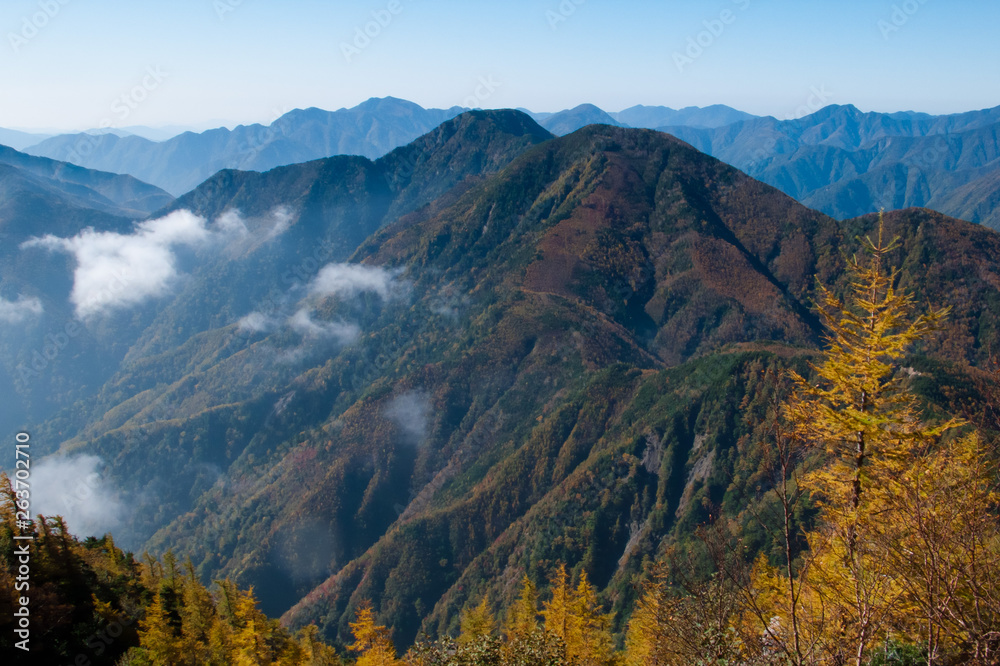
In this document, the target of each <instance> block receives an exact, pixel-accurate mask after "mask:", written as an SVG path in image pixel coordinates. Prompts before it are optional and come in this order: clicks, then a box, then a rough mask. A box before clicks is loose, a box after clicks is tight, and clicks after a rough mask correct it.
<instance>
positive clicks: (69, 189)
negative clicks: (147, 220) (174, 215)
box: [0, 146, 173, 218]
mask: <svg viewBox="0 0 1000 666" xmlns="http://www.w3.org/2000/svg"><path fill="white" fill-rule="evenodd" d="M0 164H7V165H9V166H12V167H16V168H17V169H18V170H20V171H21V172H22V173H24V174H30V175H31V176H34V177H36V178H38V179H42V180H44V181H45V182H46V183H47V184H48V185H50V186H51V187H52V188H53V189H54V191H58V192H59V193H60V195H61V196H63V197H66V198H68V199H70V200H72V201H73V202H74V203H76V204H77V205H79V206H82V207H87V208H94V209H95V210H101V211H103V212H107V213H112V214H115V215H121V214H125V215H129V216H131V217H135V218H140V217H145V216H146V215H148V214H149V213H151V212H153V211H154V210H157V209H158V208H163V207H164V206H166V205H168V204H169V203H170V202H171V201H172V200H173V197H171V196H170V195H169V194H167V193H166V192H164V191H163V190H161V189H160V188H158V187H154V186H153V185H149V184H147V183H144V182H142V181H140V180H138V179H136V178H133V177H132V176H122V175H119V174H115V173H105V172H102V171H93V170H91V169H84V168H83V167H78V166H75V165H73V164H68V163H66V162H58V161H56V160H51V159H46V158H43V157H34V156H32V155H28V154H26V153H22V152H18V151H16V150H13V149H11V148H8V147H7V146H0Z"/></svg>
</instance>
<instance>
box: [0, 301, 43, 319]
mask: <svg viewBox="0 0 1000 666" xmlns="http://www.w3.org/2000/svg"><path fill="white" fill-rule="evenodd" d="M40 314H42V302H41V301H40V300H38V299H37V298H25V297H24V296H18V298H17V300H16V301H8V300H6V299H4V298H0V322H4V323H7V324H19V323H21V322H22V321H24V320H25V319H27V318H28V317H32V316H37V315H40Z"/></svg>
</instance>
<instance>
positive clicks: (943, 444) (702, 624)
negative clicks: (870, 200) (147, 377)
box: [0, 223, 1000, 666]
mask: <svg viewBox="0 0 1000 666" xmlns="http://www.w3.org/2000/svg"><path fill="white" fill-rule="evenodd" d="M863 243H864V245H865V247H864V248H863V251H860V252H859V253H858V256H857V257H855V258H853V259H851V260H850V261H849V262H848V273H847V275H848V279H847V281H846V282H845V283H844V284H843V285H841V286H840V287H838V288H834V287H830V288H825V287H820V288H819V290H818V295H819V297H818V299H817V300H818V302H819V306H818V312H817V314H818V316H819V319H820V321H821V323H822V327H823V331H824V338H823V339H824V343H823V345H822V348H821V350H820V351H818V352H817V353H815V354H814V355H813V356H812V357H811V360H809V361H808V362H805V363H802V362H799V361H800V360H801V359H795V358H794V357H792V356H789V355H786V357H782V355H781V354H779V353H774V352H769V353H767V354H763V355H758V356H757V357H756V360H755V361H754V362H752V363H750V364H749V367H750V369H751V373H750V374H751V375H752V379H753V386H752V388H750V389H748V390H747V391H746V392H745V394H744V396H743V398H742V399H741V402H740V404H739V408H738V409H737V410H735V412H736V413H737V414H738V415H739V418H741V419H742V421H743V423H744V426H745V431H746V432H747V433H750V434H748V435H746V436H744V437H743V438H742V439H741V440H740V441H739V442H738V443H737V446H736V447H735V452H736V453H737V454H738V457H737V458H735V459H734V462H733V465H732V468H731V469H732V472H731V474H732V477H733V478H732V479H731V480H730V491H733V489H734V488H752V489H755V493H754V494H753V496H752V497H748V498H746V501H745V502H744V503H743V507H744V509H743V510H742V511H741V512H738V513H734V512H732V511H728V512H721V513H720V512H719V511H718V510H717V508H715V505H713V502H712V499H711V497H708V496H703V497H702V498H701V500H700V501H701V502H702V503H703V504H704V507H705V512H704V516H705V519H704V520H703V521H702V522H701V523H700V524H697V525H693V526H692V529H691V530H690V536H689V538H686V539H673V540H670V541H669V542H668V541H666V540H665V541H664V542H663V543H662V544H661V547H660V548H658V549H657V551H656V553H655V554H654V556H653V557H647V558H646V559H645V560H644V565H643V567H642V571H641V575H638V576H636V577H635V578H634V579H633V581H632V585H633V586H634V594H635V598H636V602H635V604H634V605H633V607H632V608H630V609H629V612H627V613H623V612H620V611H617V612H616V609H615V607H614V604H609V601H610V600H609V599H607V598H605V597H604V596H603V595H601V594H599V592H598V588H596V587H595V586H594V585H593V584H592V583H591V580H590V578H589V574H588V566H587V563H586V562H585V561H584V562H579V563H577V564H576V565H575V566H572V567H570V568H567V566H566V564H565V563H562V562H556V561H551V562H550V561H546V562H543V563H539V565H538V566H537V567H536V568H535V569H534V570H533V571H530V572H529V571H524V572H522V575H521V580H520V583H519V593H518V595H517V597H516V599H515V600H514V601H513V602H512V603H505V601H504V600H502V599H497V598H491V597H490V596H489V595H484V596H480V597H479V598H473V595H470V598H471V599H472V600H471V601H470V602H468V603H467V604H466V605H465V606H464V608H463V609H462V610H461V611H460V612H459V613H458V614H457V616H456V617H455V618H452V620H453V621H452V622H451V626H454V627H456V629H457V630H456V631H453V632H448V631H445V632H442V635H440V636H437V637H420V638H419V639H418V640H417V641H416V642H415V643H414V644H413V645H412V646H404V647H407V648H408V649H407V650H406V651H405V653H403V654H402V655H398V654H397V648H396V647H395V646H394V644H393V637H394V631H393V629H394V628H393V627H391V626H389V627H386V626H382V625H381V624H379V621H378V613H377V610H378V609H376V608H374V607H373V605H372V604H371V603H361V604H359V606H358V607H357V609H356V610H355V612H354V620H353V621H352V622H351V623H350V624H349V630H350V636H351V638H352V640H351V641H350V642H345V643H344V644H343V645H339V646H336V647H337V649H336V650H335V649H334V648H333V647H330V646H328V645H326V644H324V643H323V642H322V641H321V640H320V638H319V633H320V632H319V630H318V629H317V627H316V626H314V625H307V626H305V627H304V628H302V629H300V630H299V631H298V632H297V633H295V634H293V633H291V632H290V631H289V630H287V629H286V628H284V627H283V626H282V625H281V624H279V623H278V622H277V621H276V620H273V619H269V618H267V617H266V616H265V615H264V614H263V613H262V612H261V611H260V610H259V608H258V605H257V602H256V600H255V597H254V593H253V590H241V589H239V588H238V587H237V586H236V585H235V584H234V583H233V582H231V581H230V580H227V579H222V580H218V581H215V582H213V583H212V585H211V586H210V587H206V586H205V585H204V582H203V581H202V580H201V579H200V576H199V574H198V573H197V572H196V570H195V568H194V566H193V565H192V564H191V563H190V561H188V562H186V563H185V564H183V565H182V564H180V563H179V562H178V561H177V559H176V558H175V557H174V556H173V555H171V554H170V553H169V552H168V553H167V555H166V556H164V557H163V558H160V559H159V560H157V559H155V558H152V557H149V556H148V555H147V556H144V557H143V558H141V561H140V560H136V559H135V557H134V556H133V555H131V554H128V553H124V552H123V551H122V550H121V549H119V548H118V547H117V546H115V544H114V542H113V540H112V537H111V536H110V535H107V536H105V537H103V538H100V539H95V538H88V539H86V540H83V541H80V540H78V539H77V538H75V537H73V536H72V535H71V534H70V533H69V531H68V528H67V525H66V524H65V523H64V521H63V519H62V518H60V517H55V518H45V517H38V519H37V520H36V521H34V523H33V524H32V526H31V527H30V528H29V529H28V530H27V531H25V530H24V529H23V528H19V527H18V526H17V521H16V518H15V516H16V512H17V509H18V507H19V505H18V502H20V501H22V500H23V499H26V496H25V495H23V494H19V493H23V491H18V490H17V489H15V488H14V487H12V486H11V483H10V480H8V479H6V478H4V479H3V492H4V499H3V507H2V512H3V513H2V517H3V526H2V528H0V557H2V559H3V563H4V566H3V567H2V568H0V578H2V579H3V580H2V584H0V617H2V618H3V619H2V620H0V627H2V631H3V633H2V636H0V648H2V649H3V651H4V654H6V655H11V657H12V658H13V659H14V660H15V663H31V664H62V663H67V661H68V662H69V663H76V664H91V663H92V664H338V663H352V662H355V661H356V663H357V664H372V665H374V664H412V665H427V666H429V665H431V664H435V665H436V664H442V665H443V664H455V665H459V664H462V665H470V666H471V665H473V664H518V665H521V664H523V665H525V666H527V665H529V664H532V665H534V664H580V665H611V664H627V665H629V666H632V665H636V666H638V665H640V664H650V665H666V664H748V665H749V664H796V665H804V664H857V665H858V666H860V665H862V664H942V665H945V664H983V665H985V664H997V663H1000V515H998V504H1000V494H998V484H997V480H998V476H997V462H998V458H1000V455H998V453H1000V450H998V446H997V442H998V439H997V433H998V431H1000V392H998V390H997V387H998V381H997V377H998V373H996V372H994V373H992V374H991V373H989V372H983V371H979V372H975V373H970V374H968V375H967V377H971V380H967V381H955V382H952V383H948V382H940V383H939V384H937V385H935V386H932V387H929V388H928V387H927V386H925V387H924V389H923V390H922V391H919V392H918V391H916V390H915V388H914V386H915V384H916V383H917V381H918V380H919V379H920V376H921V374H922V373H921V372H920V371H918V370H916V369H914V367H912V366H910V365H907V363H908V362H909V360H910V358H911V353H912V351H913V350H914V349H919V348H920V345H922V344H923V343H925V342H927V341H928V340H930V339H932V338H933V337H934V336H936V335H940V332H941V331H942V330H943V329H944V322H946V321H947V319H948V317H949V316H950V314H951V313H950V311H949V309H948V308H943V309H938V308H934V307H931V308H927V307H926V306H923V305H921V304H920V303H919V302H918V301H917V299H916V298H915V297H914V296H913V295H912V294H911V293H909V292H908V291H907V290H906V289H903V288H900V286H899V285H900V283H901V274H900V272H899V271H898V270H896V269H894V268H893V267H892V266H891V265H890V262H889V261H888V257H889V256H891V255H892V253H893V251H894V250H895V249H896V244H895V241H890V240H888V239H887V238H884V237H883V226H882V224H881V223H880V224H879V225H878V227H877V231H876V232H875V233H873V234H872V235H871V237H868V238H865V239H864V241H863ZM928 394H932V395H930V398H928ZM941 404H948V405H950V406H951V407H952V408H951V409H950V410H949V411H950V412H952V413H954V414H951V413H948V412H946V411H945V410H943V409H942V408H941V407H940V405H941ZM623 462H624V463H625V464H628V463H629V461H627V460H625V461H623ZM633 462H635V463H637V464H641V462H642V461H639V460H636V461H633ZM730 504H732V503H730ZM16 535H17V536H25V535H28V536H33V537H34V540H33V541H32V542H31V546H30V548H31V553H32V555H31V574H30V576H31V578H30V585H31V590H30V595H31V596H30V599H31V627H32V634H31V635H32V641H31V648H32V652H31V653H30V657H25V656H24V655H23V654H21V653H19V651H18V650H17V648H16V647H14V645H15V643H16V641H17V640H18V638H17V635H16V633H15V631H14V630H15V628H16V625H15V623H14V622H12V621H11V620H12V619H14V620H16V617H15V616H14V611H15V609H17V608H18V603H19V601H18V595H17V593H16V592H15V583H16V580H17V575H18V559H17V552H19V551H17V550H16V549H17V548H19V547H21V546H20V543H23V542H20V543H19V542H17V541H15V539H14V537H15V536H16ZM560 538H562V537H560ZM540 572H541V573H543V575H542V576H539V575H538V574H539V573H540ZM609 606H610V607H611V611H610V612H609V610H608V608H609Z"/></svg>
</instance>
